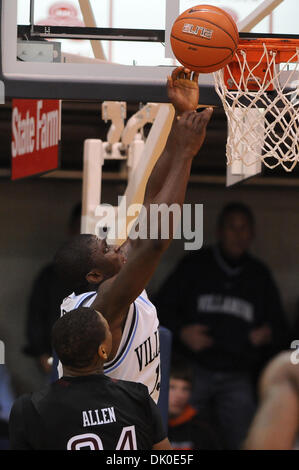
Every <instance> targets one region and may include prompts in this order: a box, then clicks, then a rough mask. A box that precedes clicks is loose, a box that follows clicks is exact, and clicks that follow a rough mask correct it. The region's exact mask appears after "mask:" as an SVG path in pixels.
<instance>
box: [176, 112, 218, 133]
mask: <svg viewBox="0 0 299 470" xmlns="http://www.w3.org/2000/svg"><path fill="white" fill-rule="evenodd" d="M212 114H213V108H205V109H204V110H203V111H202V112H201V113H197V112H195V111H187V112H185V113H183V114H182V116H181V117H180V122H181V124H188V125H189V126H191V127H192V128H193V129H194V130H197V131H200V130H201V129H202V128H203V127H206V126H207V125H208V123H209V121H210V119H211V117H212Z"/></svg>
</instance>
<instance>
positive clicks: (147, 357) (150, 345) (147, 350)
mask: <svg viewBox="0 0 299 470" xmlns="http://www.w3.org/2000/svg"><path fill="white" fill-rule="evenodd" d="M135 353H136V356H137V359H138V365H139V371H141V370H142V369H143V368H144V367H146V366H147V365H148V364H150V363H151V362H153V361H154V360H155V358H156V357H158V356H159V354H160V341H159V331H158V330H156V331H155V332H154V336H149V337H148V338H147V339H146V340H145V341H144V342H143V343H141V344H140V345H139V346H138V347H137V348H135Z"/></svg>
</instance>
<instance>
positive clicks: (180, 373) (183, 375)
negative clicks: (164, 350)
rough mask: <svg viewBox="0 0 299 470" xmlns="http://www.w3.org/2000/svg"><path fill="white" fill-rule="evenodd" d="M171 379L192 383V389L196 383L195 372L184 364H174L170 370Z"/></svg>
mask: <svg viewBox="0 0 299 470" xmlns="http://www.w3.org/2000/svg"><path fill="white" fill-rule="evenodd" d="M169 377H170V379H178V380H184V381H185V382H188V383H190V385H191V387H192V386H193V383H194V371H193V369H192V367H191V366H186V364H185V365H183V364H182V363H177V362H174V363H173V364H172V365H171V368H170V375H169Z"/></svg>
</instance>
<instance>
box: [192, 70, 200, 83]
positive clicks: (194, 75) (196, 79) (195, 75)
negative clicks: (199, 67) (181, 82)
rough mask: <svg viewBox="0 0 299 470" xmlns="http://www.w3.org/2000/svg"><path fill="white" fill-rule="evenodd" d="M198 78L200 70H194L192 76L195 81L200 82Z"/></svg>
mask: <svg viewBox="0 0 299 470" xmlns="http://www.w3.org/2000/svg"><path fill="white" fill-rule="evenodd" d="M198 78H199V73H198V72H193V76H192V80H193V82H196V83H198Z"/></svg>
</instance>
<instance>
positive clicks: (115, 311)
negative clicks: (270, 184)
mask: <svg viewBox="0 0 299 470" xmlns="http://www.w3.org/2000/svg"><path fill="white" fill-rule="evenodd" d="M170 86H171V85H170ZM196 86H197V85H196ZM197 88H198V86H197ZM168 90H169V85H168ZM191 90H193V91H192V96H193V94H194V88H193V87H192V88H191ZM172 93H173V98H172V100H173V103H175V96H176V92H175V91H173V92H172ZM186 93H188V92H186ZM179 95H181V90H179ZM211 115H212V110H211V109H206V110H204V111H203V112H202V113H200V114H198V113H195V112H194V111H187V112H185V113H183V114H182V115H180V116H179V117H180V119H177V117H176V118H175V119H174V122H173V125H172V128H171V131H170V134H169V136H168V139H167V143H166V146H165V149H164V151H163V152H162V154H161V156H160V159H159V160H158V162H157V164H156V165H155V167H154V169H153V171H152V175H151V177H150V178H149V180H148V184H147V188H146V192H145V204H146V206H147V207H148V206H149V204H150V203H152V204H158V205H159V204H161V203H164V204H166V205H171V204H174V203H176V204H179V205H180V206H181V205H182V204H183V202H184V199H185V193H186V188H187V183H188V180H189V176H190V170H191V165H192V160H193V158H194V157H195V155H196V154H197V153H198V152H199V150H200V148H201V146H202V144H203V142H204V139H205V134H206V126H207V124H208V122H209V120H210V117H211ZM138 223H139V224H143V223H147V227H149V211H147V216H146V218H145V219H144V220H142V218H141V219H140V220H139V222H138ZM159 223H160V221H159ZM159 223H158V226H157V230H158V233H159V230H160V228H161V227H160V226H159ZM171 225H172V224H171V218H170V234H169V237H168V238H167V239H166V240H164V239H162V238H161V237H158V239H157V240H151V239H149V238H147V239H137V240H131V239H129V240H128V241H127V242H126V248H125V249H126V251H127V252H128V256H127V262H126V264H125V265H124V266H123V267H122V269H121V270H120V271H119V273H118V274H117V275H116V276H114V277H113V278H110V279H108V280H106V281H105V282H103V283H102V284H101V287H100V290H99V294H98V296H97V298H96V300H95V302H94V304H93V308H95V309H96V310H99V311H100V312H101V313H103V315H104V316H105V317H106V318H107V320H108V321H109V325H110V328H111V331H112V335H113V338H117V337H118V336H119V337H120V336H121V330H120V329H121V327H122V325H123V322H124V320H125V318H126V315H127V312H128V308H129V306H130V304H131V303H132V302H133V301H134V300H135V299H136V298H137V297H138V295H139V294H140V293H141V292H142V291H143V290H144V288H145V286H146V285H147V283H148V282H149V280H150V278H151V277H152V275H153V273H154V271H155V269H156V267H157V265H158V263H159V261H160V258H161V256H162V254H163V253H164V252H165V250H166V249H167V248H168V246H169V244H170V242H171V240H172V237H173V233H172V231H171V228H172V227H171ZM128 247H129V250H128ZM121 249H123V248H121ZM115 293H117V295H116V294H115ZM115 343H118V340H117V339H116V340H115ZM113 349H114V348H113ZM114 352H115V351H113V352H112V356H113V353H114Z"/></svg>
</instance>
